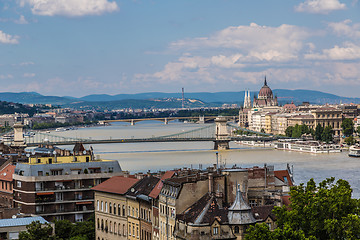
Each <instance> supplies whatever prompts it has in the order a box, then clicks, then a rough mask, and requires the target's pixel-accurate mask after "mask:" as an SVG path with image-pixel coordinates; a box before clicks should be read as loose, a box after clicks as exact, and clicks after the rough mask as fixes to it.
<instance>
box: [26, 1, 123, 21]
mask: <svg viewBox="0 0 360 240" xmlns="http://www.w3.org/2000/svg"><path fill="white" fill-rule="evenodd" d="M26 4H28V5H30V7H31V12H32V13H33V14H35V15H42V16H55V15H58V16H68V17H80V16H85V15H101V14H104V13H107V12H114V11H117V10H118V9H119V8H118V5H117V4H116V2H115V1H112V2H110V1H108V0H20V6H22V7H23V6H25V5H26Z"/></svg>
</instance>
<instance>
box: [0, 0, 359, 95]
mask: <svg viewBox="0 0 360 240" xmlns="http://www.w3.org/2000/svg"><path fill="white" fill-rule="evenodd" d="M2 3H3V4H2V5H1V6H0V8H1V9H0V53H1V56H2V57H1V58H0V82H1V83H2V85H3V86H2V88H1V90H0V91H1V92H5V91H12V92H20V91H35V92H39V93H41V94H44V95H56V96H67V95H68V96H76V97H80V96H85V95H89V94H102V93H103V94H111V95H114V94H120V93H140V92H152V91H159V92H179V91H180V89H181V87H185V89H186V91H188V92H204V91H206V92H219V91H243V90H245V89H250V90H251V91H256V90H257V89H259V86H261V85H262V84H263V80H264V76H265V75H266V76H267V79H268V84H269V86H270V87H271V88H272V89H310V90H319V91H323V92H328V93H333V94H336V95H340V96H348V97H358V96H359V95H358V92H359V90H360V61H359V60H360V15H359V10H360V4H359V2H358V1H357V0H347V1H346V0H302V1H298V2H291V1H285V0H281V1H277V2H276V3H273V2H269V1H250V2H242V1H235V0H224V1H211V2H209V1H205V0H201V1H196V2H193V1H171V2H169V1H141V0H137V1H136V0H134V1H110V0H88V1H84V0H59V1H51V0H17V1H11V0H3V1H2Z"/></svg>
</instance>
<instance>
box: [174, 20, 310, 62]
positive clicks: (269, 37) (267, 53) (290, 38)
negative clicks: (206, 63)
mask: <svg viewBox="0 0 360 240" xmlns="http://www.w3.org/2000/svg"><path fill="white" fill-rule="evenodd" d="M310 35H311V33H310V32H309V31H308V30H306V29H304V28H301V27H297V26H293V25H287V24H283V25H281V26H279V27H267V26H259V25H257V24H255V23H251V24H250V25H249V26H237V27H228V28H225V29H224V30H221V31H219V32H217V33H215V34H213V35H212V36H209V37H201V38H194V39H186V40H180V41H176V42H173V43H171V44H170V48H171V49H173V50H184V49H185V50H190V51H191V50H192V51H195V50H198V49H206V50H207V52H210V53H211V51H212V50H215V52H216V54H214V55H218V53H217V52H218V51H219V49H224V50H225V51H228V52H231V53H232V54H234V51H235V52H236V54H238V55H243V57H242V59H241V61H248V62H259V61H275V62H281V61H289V60H294V59H297V56H298V53H299V51H300V50H301V49H302V48H303V42H302V41H303V40H304V39H306V38H308V37H309V36H310ZM230 50H233V51H230Z"/></svg>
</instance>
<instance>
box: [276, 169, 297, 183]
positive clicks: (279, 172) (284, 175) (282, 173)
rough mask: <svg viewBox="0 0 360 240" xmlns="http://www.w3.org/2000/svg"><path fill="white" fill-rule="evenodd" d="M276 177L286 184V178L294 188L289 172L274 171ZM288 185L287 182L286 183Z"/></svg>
mask: <svg viewBox="0 0 360 240" xmlns="http://www.w3.org/2000/svg"><path fill="white" fill-rule="evenodd" d="M274 174H275V177H276V178H278V179H280V180H281V181H283V182H285V179H284V177H286V179H287V181H288V183H289V186H293V182H292V181H291V177H290V175H289V172H288V171H287V170H278V171H274ZM285 183H286V182H285Z"/></svg>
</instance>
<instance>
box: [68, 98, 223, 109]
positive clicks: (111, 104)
mask: <svg viewBox="0 0 360 240" xmlns="http://www.w3.org/2000/svg"><path fill="white" fill-rule="evenodd" d="M184 104H185V106H187V107H207V106H210V104H207V103H204V102H202V101H200V100H196V99H186V100H185V101H184ZM211 105H212V106H213V105H214V104H211ZM63 106H64V107H71V108H77V109H96V110H104V109H107V110H114V109H122V108H133V109H139V108H147V109H150V108H181V107H182V101H181V99H179V98H161V99H149V100H142V99H124V100H115V101H99V102H86V101H80V102H74V103H70V104H66V105H63ZM216 106H221V104H217V105H216Z"/></svg>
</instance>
